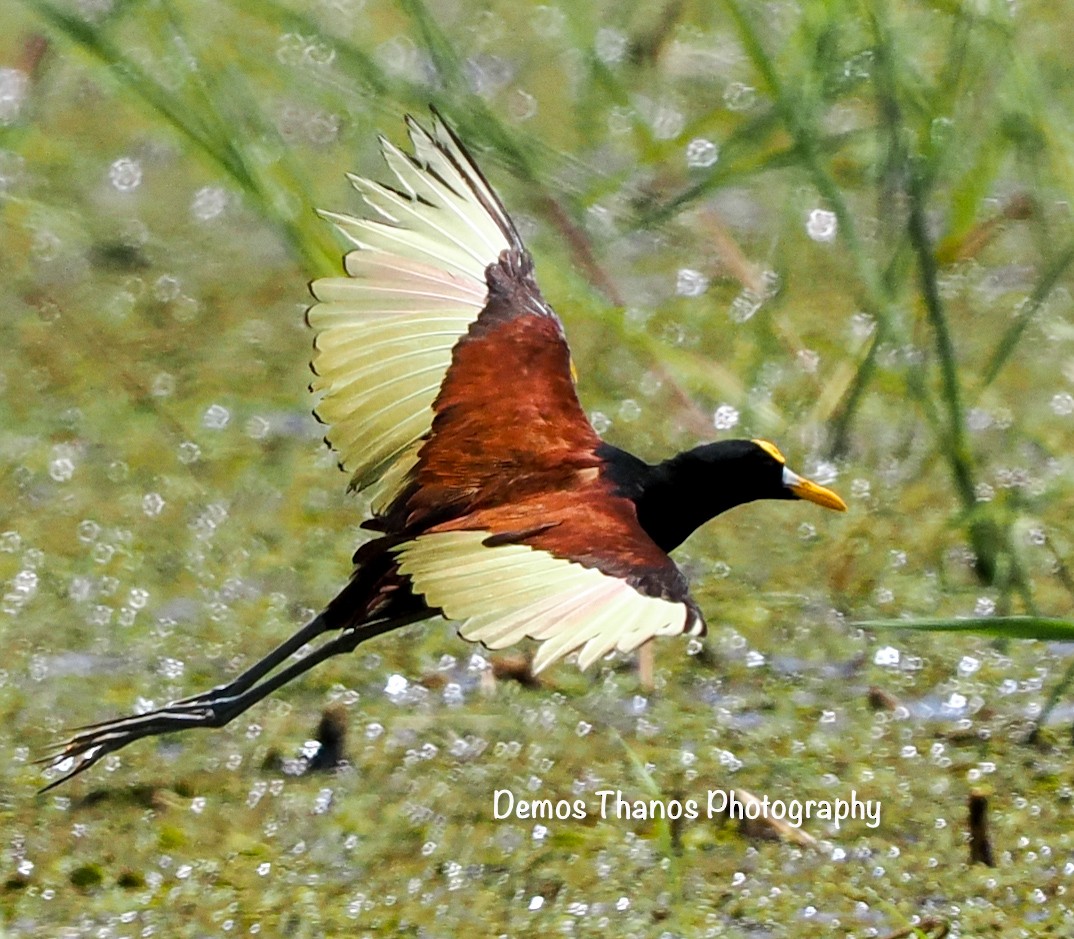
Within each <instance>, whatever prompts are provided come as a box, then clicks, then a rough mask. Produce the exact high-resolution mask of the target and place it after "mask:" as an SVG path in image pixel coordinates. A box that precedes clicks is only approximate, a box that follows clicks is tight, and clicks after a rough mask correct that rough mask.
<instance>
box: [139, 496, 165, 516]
mask: <svg viewBox="0 0 1074 939" xmlns="http://www.w3.org/2000/svg"><path fill="white" fill-rule="evenodd" d="M166 504H167V503H165V501H164V497H163V496H161V494H160V493H159V492H147V493H146V494H145V495H144V496H142V511H143V512H145V514H146V515H148V516H149V517H150V518H156V517H157V516H158V515H160V513H161V512H162V511H163V510H164V506H165V505H166Z"/></svg>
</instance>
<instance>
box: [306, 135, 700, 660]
mask: <svg viewBox="0 0 1074 939" xmlns="http://www.w3.org/2000/svg"><path fill="white" fill-rule="evenodd" d="M408 124H409V127H410V135H411V139H412V141H413V143H414V148H415V156H414V157H408V156H405V155H403V154H402V153H400V152H399V151H398V150H396V149H395V148H393V147H392V146H391V145H390V144H387V143H384V144H383V149H384V155H385V158H386V159H387V161H388V163H389V165H390V166H391V168H392V169H393V170H394V171H395V174H396V176H397V177H398V179H399V181H400V182H401V183H402V185H403V187H404V190H405V191H404V192H396V191H394V190H391V189H388V188H386V187H383V186H379V185H377V184H375V183H371V182H368V181H366V180H361V179H355V185H356V186H357V187H358V188H359V190H360V191H361V192H362V194H363V196H364V197H365V199H366V201H367V202H368V203H369V204H370V205H371V206H372V207H373V208H375V209H376V210H377V211H378V212H380V214H381V215H382V216H383V218H382V219H379V220H366V219H354V218H346V217H342V216H333V218H334V219H335V221H336V223H337V224H338V225H339V227H340V228H341V230H342V231H343V232H344V233H345V234H346V235H347V236H348V237H349V238H350V239H351V240H352V241H353V242H354V244H355V245H356V247H357V249H358V250H356V251H353V252H351V253H350V254H349V255H348V256H347V259H346V262H347V271H348V273H349V274H350V275H351V276H350V277H349V278H328V279H325V280H319V281H317V282H316V283H315V284H314V285H313V291H314V294H315V296H316V297H317V299H318V300H319V301H320V302H319V303H318V304H317V305H316V306H314V307H313V308H312V309H311V310H310V312H309V321H310V323H311V325H313V326H314V328H315V329H317V330H318V336H317V340H316V350H317V352H316V356H315V358H314V361H313V367H314V371H315V373H316V375H317V379H316V380H315V381H314V383H313V385H312V388H313V390H315V391H320V392H322V393H323V398H322V400H321V402H320V404H319V405H318V412H317V413H318V416H319V417H320V418H321V419H322V420H324V421H325V422H326V423H328V424H329V425H330V426H329V430H328V434H327V439H328V441H329V443H330V444H331V445H332V446H333V447H335V449H336V450H337V451H338V452H339V453H340V455H341V463H342V465H343V467H344V468H345V469H347V470H349V471H350V472H351V473H352V474H353V478H352V485H353V486H354V487H356V488H364V487H367V486H370V485H373V484H374V483H375V484H377V490H375V491H374V499H373V510H374V514H375V515H376V516H378V519H377V521H376V523H375V527H379V528H381V529H382V530H384V531H387V532H388V533H389V534H390V535H391V536H392V538H393V539H395V540H397V545H396V547H395V549H394V550H395V551H396V553H397V561H398V565H399V571H400V573H402V574H403V575H405V576H407V577H408V578H409V580H410V583H411V586H412V588H413V590H414V591H415V592H416V593H419V594H421V595H423V596H424V597H425V599H426V601H427V602H428V603H429V605H430V606H431V607H433V608H438V609H441V610H442V611H443V612H444V615H445V616H446V617H448V618H449V619H452V620H456V621H459V622H460V623H461V632H462V634H463V636H465V637H466V638H468V639H473V640H475V641H481V642H484V643H486V644H487V645H489V646H491V647H495V648H499V647H502V646H505V645H508V644H510V643H512V642H514V641H516V640H517V639H520V638H522V637H523V636H530V637H532V638H535V639H540V640H544V644H543V645H542V647H541V649H540V651H539V652H538V656H537V659H536V660H535V667H536V668H543V667H545V666H546V665H548V664H549V663H550V662H552V661H555V660H556V659H557V658H560V657H561V656H563V655H566V654H567V653H568V652H570V651H572V650H574V649H579V648H580V649H581V650H582V651H581V656H580V661H581V663H582V664H583V667H584V666H585V665H587V664H589V663H590V662H592V661H594V660H595V659H596V658H599V657H600V656H601V655H603V654H605V653H606V652H609V651H611V650H612V649H619V650H621V651H626V650H629V649H633V648H634V647H636V646H637V645H639V644H640V643H642V642H644V641H645V640H646V639H648V638H650V637H652V636H655V635H672V634H678V633H682V632H690V633H695V634H696V633H699V632H701V631H703V629H704V623H703V621H702V619H701V616H700V613H699V612H698V609H697V607H696V605H695V604H694V602H693V601H692V600H691V598H690V596H689V590H688V587H687V584H686V580H685V578H684V577H683V575H682V573H681V572H680V571H679V569H678V568H677V567H676V566H675V564H674V562H673V561H672V560H671V559H670V558H669V557H668V556H667V554H666V553H665V552H663V551H662V550H661V549H660V548H659V547H658V546H657V545H656V544H655V543H654V542H653V541H652V539H651V538H650V537H649V536H648V535H647V534H646V533H645V531H644V530H643V529H642V527H641V525H640V524H639V523H638V520H637V513H636V510H635V508H634V504H633V503H632V502H631V501H630V500H629V499H627V498H624V497H622V496H620V495H618V494H617V493H616V492H615V490H614V487H613V486H612V484H611V483H610V482H609V481H608V480H607V479H605V478H604V476H603V475H602V466H603V461H602V459H601V458H600V456H599V455H598V448H599V446H600V443H601V441H600V438H599V436H598V435H597V433H596V432H595V431H594V430H593V428H592V426H591V425H590V423H589V421H588V420H587V418H586V416H585V412H584V411H583V410H582V407H581V404H580V403H579V401H578V397H577V394H576V393H575V389H574V382H573V379H572V376H571V363H570V352H569V350H568V347H567V342H566V338H565V336H564V334H563V327H562V324H561V323H560V321H559V318H558V317H557V316H556V315H555V313H554V312H553V311H552V310H551V308H550V307H549V306H548V305H547V304H546V303H545V302H544V300H543V299H542V297H541V294H540V291H539V290H538V288H537V285H536V283H535V282H534V280H533V277H532V263H531V260H530V258H529V255H528V254H527V252H526V250H525V248H524V247H523V245H522V243H521V240H520V239H519V237H518V234H517V232H516V231H515V228H514V226H513V225H512V223H511V221H510V219H509V218H508V217H507V214H506V212H505V211H504V209H503V207H502V205H501V204H500V202H499V200H498V199H497V197H496V195H495V194H494V193H493V192H492V189H491V188H490V187H489V185H488V183H487V182H485V180H484V178H483V177H482V175H481V173H480V171H479V170H478V169H477V167H476V165H475V164H474V163H473V161H472V160H471V159H470V157H469V156H468V155H467V153H466V152H465V150H464V149H463V147H462V145H461V144H460V143H459V142H458V140H457V139H456V138H455V137H454V136H453V135H452V134H451V132H450V131H449V130H448V129H447V127H446V126H445V125H444V124H443V123H442V122H440V121H439V120H437V121H436V122H435V124H434V130H433V133H432V134H429V133H427V132H426V131H424V130H423V129H422V128H420V127H419V126H418V125H417V124H416V123H414V122H413V121H409V122H408Z"/></svg>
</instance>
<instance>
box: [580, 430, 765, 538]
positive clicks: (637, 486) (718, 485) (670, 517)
mask: <svg viewBox="0 0 1074 939" xmlns="http://www.w3.org/2000/svg"><path fill="white" fill-rule="evenodd" d="M600 455H601V456H602V457H603V458H604V461H605V472H606V475H607V476H608V477H609V478H610V479H611V481H612V483H613V484H614V485H615V486H616V488H617V490H618V492H619V494H620V495H622V496H625V497H626V498H628V499H630V500H631V501H632V502H633V503H634V505H635V507H636V508H637V512H638V522H639V523H640V524H641V527H642V528H644V529H645V532H646V534H648V535H649V537H650V538H652V539H653V541H655V542H656V543H657V545H659V546H660V547H661V548H662V549H663V550H664V551H671V550H673V549H674V548H677V547H678V546H679V545H680V544H682V543H683V542H684V541H685V540H686V539H687V538H689V537H690V535H691V534H693V532H694V531H696V530H697V529H698V528H700V527H701V526H702V525H704V524H705V522H707V521H709V520H710V519H712V518H715V517H716V516H717V515H719V514H720V513H721V512H726V511H727V510H728V509H730V508H734V506H736V505H740V504H741V503H742V502H746V501H750V499H751V498H752V497H751V496H746V498H743V495H744V493H743V492H742V490H741V489H740V488H739V487H736V486H735V485H732V484H731V483H732V481H731V480H730V479H728V480H725V479H723V478H722V476H723V474H722V472H721V464H720V462H719V461H716V462H714V461H713V460H712V457H711V453H710V452H709V446H706V447H697V448H696V449H694V450H688V451H686V452H685V453H680V454H678V455H677V456H673V457H671V459H668V460H664V461H663V462H662V463H657V464H655V465H651V464H649V463H646V462H644V461H643V460H640V459H638V458H637V457H636V456H634V455H633V454H631V453H628V452H627V451H625V450H620V449H619V448H618V447H613V446H611V445H610V444H604V445H603V447H602V448H601V451H600Z"/></svg>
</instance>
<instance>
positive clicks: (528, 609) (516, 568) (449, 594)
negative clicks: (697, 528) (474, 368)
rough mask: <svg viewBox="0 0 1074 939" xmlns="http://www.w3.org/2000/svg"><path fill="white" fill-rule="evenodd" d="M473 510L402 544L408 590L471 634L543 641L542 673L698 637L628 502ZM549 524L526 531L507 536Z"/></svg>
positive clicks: (564, 497) (551, 502)
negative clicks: (568, 660)
mask: <svg viewBox="0 0 1074 939" xmlns="http://www.w3.org/2000/svg"><path fill="white" fill-rule="evenodd" d="M527 502H528V503H529V504H526V503H522V504H519V505H513V506H511V507H509V508H508V507H505V508H502V509H494V510H489V511H485V512H478V513H475V514H474V515H473V516H471V517H469V518H467V519H464V520H460V521H456V522H453V523H451V524H452V525H455V526H458V525H467V526H480V527H469V528H466V529H460V528H458V527H456V528H453V529H451V530H438V531H432V532H430V533H428V534H423V535H419V536H417V537H416V538H414V539H413V540H411V541H409V542H406V543H404V544H403V545H401V546H400V547H399V548H397V549H396V553H397V561H398V564H399V571H400V573H402V574H404V575H406V576H407V577H409V578H410V581H411V584H412V589H413V590H414V591H415V592H417V593H420V594H422V595H424V597H425V599H426V602H427V603H428V604H429V605H430V606H433V607H439V608H440V609H441V610H442V611H443V614H444V616H445V617H447V618H448V619H450V620H454V621H456V622H458V623H459V624H460V626H459V632H460V634H461V635H462V636H463V638H465V639H469V640H472V641H474V642H482V643H484V644H485V645H486V646H488V647H489V648H491V649H501V648H505V647H506V646H509V645H512V644H514V643H516V642H518V641H519V640H521V639H523V638H526V637H528V638H531V639H535V640H538V641H539V642H541V646H540V648H539V649H538V651H537V654H536V657H535V658H534V663H533V668H534V671H535V672H539V671H540V670H541V669H543V668H546V667H547V666H548V665H550V664H552V663H553V662H555V661H556V660H558V659H560V658H562V657H564V656H566V655H568V654H570V653H571V652H574V651H576V650H578V651H579V656H578V664H579V666H580V667H581V668H587V667H588V666H589V665H591V664H592V663H593V662H595V661H597V660H598V659H600V658H601V657H603V656H604V655H607V654H608V653H609V652H611V651H613V650H618V651H620V652H629V651H630V650H632V649H635V648H637V647H638V646H639V645H641V644H642V643H643V642H645V641H646V640H647V639H651V638H653V637H654V636H674V635H680V634H682V633H687V634H690V635H701V634H703V633H704V629H705V625H704V620H703V619H702V617H701V614H700V612H699V610H698V608H697V606H696V604H695V603H694V601H693V600H692V599H691V597H690V595H689V592H688V589H687V586H686V581H685V579H684V578H683V576H682V574H681V572H680V571H679V570H678V568H677V567H676V566H675V564H674V563H673V562H672V561H671V559H670V558H668V557H667V555H666V554H664V553H663V552H662V551H660V549H659V548H657V547H656V545H654V544H653V543H652V542H651V541H650V540H649V538H648V536H647V535H645V533H644V532H642V531H641V529H640V527H638V526H637V522H636V520H635V519H632V508H630V507H629V504H628V503H624V504H623V505H620V504H619V503H621V502H624V500H615V499H599V498H598V499H597V500H596V501H593V500H591V499H590V500H588V504H586V503H587V499H586V498H585V497H584V496H580V494H578V493H556V494H549V495H547V496H540V497H534V498H532V499H530V500H527ZM534 517H543V518H544V519H545V521H544V523H543V524H541V525H539V526H538V527H537V528H536V529H534V530H533V531H532V532H530V533H526V532H524V531H522V532H519V533H518V534H512V533H511V531H510V529H511V528H512V527H517V526H519V525H523V524H525V523H526V520H527V519H529V520H532V519H533V518H534Z"/></svg>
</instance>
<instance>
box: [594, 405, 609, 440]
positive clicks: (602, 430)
mask: <svg viewBox="0 0 1074 939" xmlns="http://www.w3.org/2000/svg"><path fill="white" fill-rule="evenodd" d="M589 423H590V424H592V425H593V429H594V430H595V431H596V432H597V433H598V434H600V435H601V436H602V437H603V436H604V434H606V433H607V432H608V430H609V428H611V426H612V419H611V418H610V417H608V415H607V414H605V413H604V412H603V411H593V412H592V413H591V414H590V415H589Z"/></svg>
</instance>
